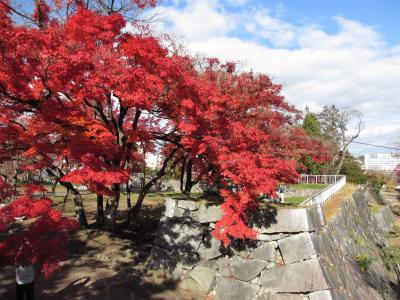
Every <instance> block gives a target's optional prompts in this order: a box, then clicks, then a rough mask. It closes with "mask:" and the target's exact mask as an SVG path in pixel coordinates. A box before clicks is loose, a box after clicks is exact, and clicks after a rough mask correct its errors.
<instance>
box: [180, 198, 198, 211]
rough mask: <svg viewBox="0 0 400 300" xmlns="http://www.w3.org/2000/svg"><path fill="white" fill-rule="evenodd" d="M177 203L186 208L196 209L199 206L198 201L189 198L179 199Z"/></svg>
mask: <svg viewBox="0 0 400 300" xmlns="http://www.w3.org/2000/svg"><path fill="white" fill-rule="evenodd" d="M177 205H178V207H180V208H183V209H186V210H197V209H198V208H199V203H196V202H194V201H191V200H179V201H178V204H177Z"/></svg>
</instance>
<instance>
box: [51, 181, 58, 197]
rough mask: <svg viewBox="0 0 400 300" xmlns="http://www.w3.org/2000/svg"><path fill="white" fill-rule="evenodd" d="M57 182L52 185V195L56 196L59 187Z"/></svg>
mask: <svg viewBox="0 0 400 300" xmlns="http://www.w3.org/2000/svg"><path fill="white" fill-rule="evenodd" d="M57 183H58V181H57V180H54V182H53V184H52V185H51V194H52V195H54V194H55V193H56V187H57Z"/></svg>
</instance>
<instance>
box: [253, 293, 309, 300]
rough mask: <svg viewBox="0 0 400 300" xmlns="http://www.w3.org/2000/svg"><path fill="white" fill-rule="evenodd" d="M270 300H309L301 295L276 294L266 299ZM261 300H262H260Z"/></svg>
mask: <svg viewBox="0 0 400 300" xmlns="http://www.w3.org/2000/svg"><path fill="white" fill-rule="evenodd" d="M264 299H266V300H267V299H268V300H308V298H307V296H305V295H301V294H274V295H270V296H268V298H264ZM260 300H261V299H260Z"/></svg>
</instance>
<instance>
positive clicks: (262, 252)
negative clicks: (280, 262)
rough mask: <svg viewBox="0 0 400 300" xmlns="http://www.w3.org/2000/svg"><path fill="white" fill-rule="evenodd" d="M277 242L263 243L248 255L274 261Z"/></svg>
mask: <svg viewBox="0 0 400 300" xmlns="http://www.w3.org/2000/svg"><path fill="white" fill-rule="evenodd" d="M277 247H278V243H277V242H269V243H263V244H261V245H260V246H258V247H257V248H256V249H254V250H253V251H252V252H251V255H250V257H251V258H256V259H261V260H265V261H268V262H275V259H276V248H277Z"/></svg>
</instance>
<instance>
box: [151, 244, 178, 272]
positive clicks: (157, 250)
mask: <svg viewBox="0 0 400 300" xmlns="http://www.w3.org/2000/svg"><path fill="white" fill-rule="evenodd" d="M150 257H151V259H150V261H151V264H150V267H151V268H155V269H164V270H167V271H173V270H174V269H175V267H176V261H175V259H174V258H173V257H172V255H171V252H170V251H169V250H167V249H164V248H161V247H157V246H154V247H153V249H152V251H151V255H150Z"/></svg>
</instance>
